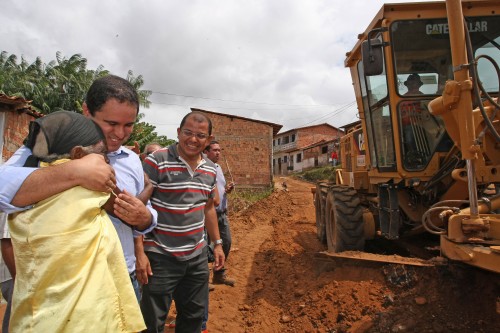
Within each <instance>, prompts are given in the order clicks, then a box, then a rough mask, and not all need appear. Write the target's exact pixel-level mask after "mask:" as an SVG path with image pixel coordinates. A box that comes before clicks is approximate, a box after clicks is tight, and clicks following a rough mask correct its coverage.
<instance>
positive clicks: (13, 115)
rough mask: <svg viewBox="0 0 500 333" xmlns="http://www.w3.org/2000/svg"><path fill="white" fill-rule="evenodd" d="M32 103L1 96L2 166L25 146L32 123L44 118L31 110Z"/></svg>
mask: <svg viewBox="0 0 500 333" xmlns="http://www.w3.org/2000/svg"><path fill="white" fill-rule="evenodd" d="M30 103H31V101H27V100H25V99H24V98H22V97H9V96H7V95H4V94H0V148H1V149H0V157H1V158H0V164H3V163H4V162H5V161H7V160H8V159H9V158H10V157H11V156H12V155H13V154H14V152H15V151H16V150H17V149H18V148H19V147H20V146H21V145H22V144H23V141H24V139H25V138H26V136H27V135H28V132H29V124H30V121H32V120H34V119H36V118H40V117H41V116H42V114H41V113H39V112H36V111H35V110H33V109H32V108H31V105H30Z"/></svg>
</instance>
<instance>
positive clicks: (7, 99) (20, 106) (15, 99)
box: [0, 94, 43, 118]
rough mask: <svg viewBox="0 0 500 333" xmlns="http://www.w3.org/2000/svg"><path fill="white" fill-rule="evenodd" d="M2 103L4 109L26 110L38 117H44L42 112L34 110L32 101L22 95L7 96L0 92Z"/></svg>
mask: <svg viewBox="0 0 500 333" xmlns="http://www.w3.org/2000/svg"><path fill="white" fill-rule="evenodd" d="M0 105H1V106H3V107H2V109H4V110H3V111H11V112H13V111H17V112H25V113H27V114H29V115H31V116H33V117H36V118H40V117H43V114H42V113H40V112H38V111H35V110H33V108H32V107H31V101H28V100H26V99H24V98H23V97H20V96H7V95H5V94H0Z"/></svg>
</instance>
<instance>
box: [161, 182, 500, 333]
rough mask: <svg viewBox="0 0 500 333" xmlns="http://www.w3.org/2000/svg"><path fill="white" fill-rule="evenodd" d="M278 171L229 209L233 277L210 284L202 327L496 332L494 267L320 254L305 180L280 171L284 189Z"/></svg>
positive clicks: (499, 292)
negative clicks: (272, 181) (265, 188)
mask: <svg viewBox="0 0 500 333" xmlns="http://www.w3.org/2000/svg"><path fill="white" fill-rule="evenodd" d="M284 180H285V179H279V178H278V179H277V183H276V190H275V192H274V193H273V194H272V195H271V196H270V197H268V198H266V199H264V200H262V201H260V202H258V203H256V204H254V205H253V206H251V207H249V208H248V209H246V210H244V211H238V212H231V213H230V215H229V219H230V224H231V231H232V234H233V248H232V251H231V253H230V256H229V260H228V263H227V268H228V269H229V274H230V276H231V277H234V278H235V279H236V280H237V284H236V286H235V287H229V286H224V285H222V286H221V285H217V286H216V289H215V290H214V291H213V292H211V293H210V312H209V313H210V317H209V323H208V329H209V332H210V333H216V332H230V333H233V332H325V333H326V332H331V333H333V332H339V333H340V332H357V333H360V332H484V333H487V332H488V333H489V332H500V276H499V275H495V274H493V273H490V272H486V271H482V270H478V269H474V268H471V267H468V266H462V265H457V264H451V265H450V264H447V265H442V266H433V267H414V266H403V265H387V264H371V263H369V262H366V263H364V262H363V263H359V262H350V261H348V262H340V261H332V260H328V259H325V258H322V257H321V256H318V253H319V252H321V251H325V250H326V248H325V246H324V245H323V244H321V243H320V242H319V241H318V239H317V238H316V224H315V217H314V216H315V215H314V205H313V197H312V194H311V191H310V187H311V186H312V185H311V184H309V183H305V182H301V181H298V180H294V179H291V178H288V179H286V183H287V187H288V191H285V190H284V189H283V188H282V186H281V183H282V182H283V181H284ZM171 312H172V313H171V315H170V318H173V317H172V316H174V315H175V309H174V310H173V311H171ZM166 332H173V330H172V329H167V330H166Z"/></svg>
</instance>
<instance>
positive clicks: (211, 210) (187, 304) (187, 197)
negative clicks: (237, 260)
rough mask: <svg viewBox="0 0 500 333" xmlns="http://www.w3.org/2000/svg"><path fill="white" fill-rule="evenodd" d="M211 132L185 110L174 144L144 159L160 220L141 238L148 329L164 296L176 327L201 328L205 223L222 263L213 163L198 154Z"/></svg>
mask: <svg viewBox="0 0 500 333" xmlns="http://www.w3.org/2000/svg"><path fill="white" fill-rule="evenodd" d="M211 134H212V124H211V121H210V119H209V118H208V117H207V116H205V115H204V114H202V113H198V112H192V113H189V114H187V115H186V116H185V117H184V118H183V119H182V121H181V124H180V127H179V128H178V129H177V137H178V143H176V144H173V145H171V146H169V147H167V148H163V149H160V150H157V151H156V152H154V153H153V154H151V155H149V156H148V157H147V158H146V160H145V161H144V171H145V172H146V174H147V175H148V176H149V178H150V180H151V182H152V183H153V186H154V192H153V195H152V196H151V204H152V205H153V208H154V209H156V211H157V212H158V225H157V226H156V228H155V229H154V230H153V231H152V232H150V233H149V234H147V235H146V236H145V238H144V251H145V252H146V256H147V259H148V260H149V265H150V267H151V271H152V275H150V276H149V277H148V281H147V284H145V285H144V286H143V295H142V300H141V310H142V313H143V316H144V320H145V321H146V326H147V332H163V330H164V327H165V319H166V316H167V314H168V306H169V304H168V295H173V298H174V300H175V306H176V309H177V318H176V332H191V333H198V332H200V331H201V324H202V320H203V314H204V305H205V302H206V299H207V298H208V277H209V270H208V261H207V246H206V245H207V244H206V241H205V238H204V230H205V228H206V230H207V232H208V234H209V236H210V239H212V240H214V243H215V247H214V257H215V262H214V269H215V270H219V269H220V268H222V267H223V266H224V253H223V250H222V241H221V239H220V235H219V228H218V225H217V215H216V213H215V207H214V197H215V195H216V193H217V189H216V168H215V164H214V163H213V162H211V161H210V160H209V159H205V158H204V157H203V155H202V151H203V149H204V148H205V147H206V146H207V144H208V143H209V142H210V140H211V139H212V135H211Z"/></svg>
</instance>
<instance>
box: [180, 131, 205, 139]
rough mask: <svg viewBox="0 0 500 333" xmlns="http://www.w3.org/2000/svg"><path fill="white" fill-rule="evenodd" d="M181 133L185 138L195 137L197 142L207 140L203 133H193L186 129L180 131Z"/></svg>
mask: <svg viewBox="0 0 500 333" xmlns="http://www.w3.org/2000/svg"><path fill="white" fill-rule="evenodd" d="M181 132H182V134H183V135H185V136H187V137H190V138H191V137H193V136H195V137H196V138H197V139H199V140H205V139H206V138H208V134H205V133H195V132H193V131H190V130H188V129H181Z"/></svg>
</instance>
